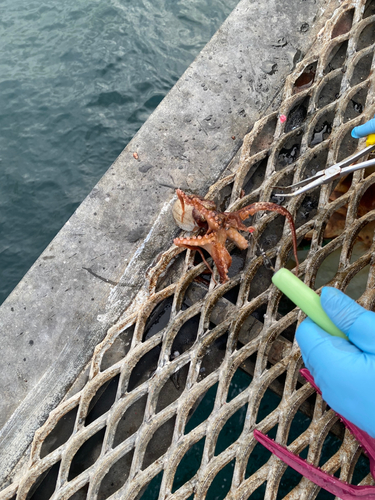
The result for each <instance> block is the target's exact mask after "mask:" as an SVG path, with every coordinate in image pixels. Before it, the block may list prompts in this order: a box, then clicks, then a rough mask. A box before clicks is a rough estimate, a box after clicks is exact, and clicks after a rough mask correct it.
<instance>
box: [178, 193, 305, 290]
mask: <svg viewBox="0 0 375 500" xmlns="http://www.w3.org/2000/svg"><path fill="white" fill-rule="evenodd" d="M177 196H178V199H179V201H180V203H181V207H182V210H180V213H181V216H177V217H176V215H175V211H174V212H173V213H174V217H175V220H176V223H177V224H178V225H179V226H180V227H182V229H185V226H186V221H182V220H181V219H186V218H187V210H186V207H187V206H191V207H193V210H192V211H190V217H192V219H193V220H192V221H191V223H190V226H189V227H194V228H198V227H199V228H201V230H205V231H206V233H205V234H203V235H198V236H191V237H190V238H175V239H174V240H173V242H174V244H175V245H177V246H181V247H185V248H189V249H191V250H197V251H199V253H200V254H201V256H202V259H203V261H204V262H205V264H206V266H207V267H208V269H209V270H210V272H211V273H212V269H211V267H210V266H209V264H208V262H207V261H206V259H205V258H204V255H203V252H202V250H201V248H203V249H204V250H206V251H207V252H208V253H209V254H210V255H211V257H212V258H213V260H214V262H215V265H216V268H217V271H218V273H219V276H220V282H221V283H225V282H226V281H228V280H229V278H228V269H229V267H230V265H231V263H232V257H231V256H230V254H229V252H228V250H227V249H226V246H225V244H226V241H227V239H229V240H231V241H233V243H234V244H235V245H236V246H237V247H238V248H240V249H241V250H245V249H246V248H247V247H248V244H249V243H248V241H247V239H246V238H244V236H243V235H242V234H241V233H240V232H239V231H245V232H247V233H252V232H254V231H255V228H254V227H252V226H249V227H247V226H245V224H243V221H244V220H246V219H247V218H248V217H250V216H251V215H254V214H255V213H256V212H260V211H272V212H278V213H279V214H281V215H283V216H284V217H285V218H286V219H287V221H288V223H289V225H290V229H291V233H292V243H293V253H294V258H295V259H296V271H295V273H296V275H298V256H297V237H296V230H295V226H294V221H293V217H292V215H291V213H290V212H289V211H288V210H287V209H286V208H284V207H281V206H280V205H276V203H270V202H262V201H261V202H257V203H252V204H251V205H247V206H246V207H244V208H241V209H240V210H237V211H236V212H219V211H218V210H217V209H216V205H215V203H214V202H213V201H211V200H205V199H204V198H201V197H200V196H197V195H187V194H186V193H184V192H183V191H182V190H181V189H177ZM177 212H178V211H176V213H177ZM179 217H180V220H179ZM182 222H183V224H184V225H182Z"/></svg>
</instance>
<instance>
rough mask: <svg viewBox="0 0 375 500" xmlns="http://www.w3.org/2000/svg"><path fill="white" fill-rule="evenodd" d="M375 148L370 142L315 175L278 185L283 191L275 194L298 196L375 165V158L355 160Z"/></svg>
mask: <svg viewBox="0 0 375 500" xmlns="http://www.w3.org/2000/svg"><path fill="white" fill-rule="evenodd" d="M374 150H375V144H374V143H372V144H371V143H370V145H368V146H367V147H366V148H365V149H362V150H361V151H359V152H358V153H355V154H353V155H352V156H349V158H346V159H345V160H342V161H340V162H339V163H335V164H334V165H332V166H331V167H328V168H326V169H325V170H319V172H317V173H316V174H315V175H313V176H312V177H309V178H307V179H304V180H303V181H300V182H297V183H296V184H292V185H291V186H286V187H282V186H277V188H278V189H280V190H281V191H282V193H275V196H285V197H291V196H297V195H298V194H301V193H305V192H306V191H310V189H313V188H315V187H317V186H320V185H322V184H327V183H328V182H331V181H333V180H334V179H338V178H340V177H343V176H344V175H347V174H349V173H351V172H355V171H356V170H360V169H362V168H367V167H370V166H373V165H375V158H373V159H371V160H367V161H363V162H360V163H355V164H353V162H355V161H357V160H359V159H360V158H362V157H363V156H366V155H367V154H369V153H371V152H372V151H374Z"/></svg>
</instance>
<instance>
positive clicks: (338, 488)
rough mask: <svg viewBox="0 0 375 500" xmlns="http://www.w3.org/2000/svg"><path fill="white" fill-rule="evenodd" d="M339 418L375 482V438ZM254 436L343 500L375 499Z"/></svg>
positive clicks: (374, 489)
mask: <svg viewBox="0 0 375 500" xmlns="http://www.w3.org/2000/svg"><path fill="white" fill-rule="evenodd" d="M373 147H374V146H373ZM300 372H301V374H302V375H303V376H304V377H305V378H306V380H307V381H308V382H309V383H310V384H311V385H312V386H313V387H314V389H315V390H316V391H317V392H318V393H319V394H321V391H320V390H319V388H318V386H317V385H316V384H315V382H314V379H313V377H312V375H311V373H310V372H309V370H307V369H306V368H303V369H302V370H300ZM337 415H338V417H339V418H340V419H341V420H342V421H343V422H344V424H345V426H346V427H347V428H348V429H349V430H350V432H351V433H352V434H353V435H354V437H355V438H356V439H357V441H358V442H359V444H360V445H361V446H362V448H363V449H364V451H365V452H366V454H367V456H368V458H369V460H370V472H371V475H372V477H373V478H374V479H375V439H374V438H372V437H371V436H369V435H368V434H367V433H366V432H365V431H362V430H361V429H359V428H358V427H357V426H356V425H354V424H352V423H351V422H349V420H346V419H345V418H344V417H342V416H341V415H339V414H337ZM254 437H255V439H256V440H257V441H259V443H261V444H262V445H263V446H265V447H266V448H267V449H268V450H269V451H271V452H272V453H273V454H274V455H276V456H277V457H278V458H280V459H281V460H282V461H283V462H284V463H286V464H287V465H289V466H290V467H292V468H293V469H295V470H296V471H297V472H299V473H300V474H302V475H303V476H305V477H307V479H310V481H313V482H314V483H315V484H317V485H318V486H320V487H321V488H324V489H325V490H327V491H329V492H330V493H332V494H333V495H336V496H337V497H339V498H341V499H342V500H356V499H358V498H362V499H363V500H375V486H356V485H353V484H348V483H346V482H344V481H341V480H340V479H338V478H337V477H335V476H331V475H330V474H328V473H327V472H324V471H323V470H322V469H320V468H319V467H315V466H314V465H312V464H309V463H308V462H306V461H305V460H303V459H302V458H300V457H299V456H298V455H294V454H293V453H292V452H291V451H289V450H288V449H287V448H286V447H284V446H282V445H280V444H278V443H275V441H273V439H271V438H269V437H268V436H265V435H264V434H262V433H261V432H260V431H258V430H254Z"/></svg>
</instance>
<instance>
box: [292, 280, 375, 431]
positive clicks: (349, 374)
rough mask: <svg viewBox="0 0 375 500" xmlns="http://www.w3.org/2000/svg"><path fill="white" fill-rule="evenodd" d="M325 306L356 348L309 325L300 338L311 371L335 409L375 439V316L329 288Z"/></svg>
mask: <svg viewBox="0 0 375 500" xmlns="http://www.w3.org/2000/svg"><path fill="white" fill-rule="evenodd" d="M321 304H322V307H323V309H324V310H325V312H326V313H327V314H328V316H329V317H330V318H331V320H332V321H333V323H335V325H336V326H337V327H338V328H339V329H340V330H341V331H342V332H343V333H345V334H346V335H347V336H348V338H349V340H350V342H349V341H348V340H346V339H343V338H340V337H333V336H332V335H330V334H329V333H327V332H325V331H324V330H322V329H321V328H320V327H319V326H317V325H316V323H314V322H313V321H312V320H311V319H310V318H307V319H305V320H304V321H303V322H302V323H301V324H300V326H299V328H298V330H297V334H296V338H297V341H298V344H299V346H300V348H301V351H302V357H303V360H304V362H305V365H306V367H307V368H308V369H309V370H310V372H311V375H312V376H313V377H314V379H315V382H316V384H317V386H318V387H319V388H320V390H321V391H322V395H323V399H324V400H325V401H326V402H327V403H328V404H329V405H330V406H331V408H333V409H334V410H335V411H336V412H337V413H340V414H341V415H342V416H343V417H345V418H346V419H348V420H350V421H351V422H352V423H353V424H355V425H356V426H357V427H359V428H360V429H362V430H364V431H366V432H367V433H368V434H370V436H372V437H373V438H375V313H373V312H371V311H367V310H366V309H364V308H363V307H361V306H360V305H358V304H357V303H356V302H355V301H354V300H352V299H351V298H349V297H348V296H347V295H345V294H344V293H343V292H340V290H337V289H336V288H330V287H325V288H323V290H322V294H321Z"/></svg>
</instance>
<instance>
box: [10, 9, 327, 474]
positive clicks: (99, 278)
mask: <svg viewBox="0 0 375 500" xmlns="http://www.w3.org/2000/svg"><path fill="white" fill-rule="evenodd" d="M332 5H333V4H332V3H331V4H330V7H332ZM327 6H328V2H327V1H324V0H290V1H289V2H282V3H279V2H277V1H276V0H273V1H269V2H263V3H262V4H258V3H255V2H251V1H249V0H242V1H241V2H240V3H239V4H238V7H237V8H236V9H235V10H234V11H233V13H232V14H231V15H230V16H229V18H228V19H227V21H226V22H225V23H224V25H223V26H222V27H221V28H220V30H219V31H218V32H217V34H216V35H215V36H214V37H213V38H212V40H211V41H210V42H209V44H208V45H207V46H206V47H205V49H204V50H203V51H202V52H201V53H200V54H199V55H198V57H197V58H196V60H195V61H194V63H193V64H192V65H191V66H190V67H189V68H188V70H187V71H186V72H185V73H184V75H183V76H182V77H181V79H180V80H179V81H178V82H177V84H176V85H175V86H174V88H173V89H172V90H171V91H170V93H169V94H168V95H167V97H166V98H165V99H164V100H163V102H162V103H161V104H160V105H159V107H158V108H157V109H156V111H155V112H154V113H153V114H152V116H151V117H150V118H149V119H148V121H147V122H146V123H145V125H144V126H143V127H142V128H141V129H140V131H139V132H138V133H137V134H136V136H135V137H134V138H133V140H132V141H131V142H130V143H129V144H128V145H127V146H126V148H125V149H124V151H123V152H122V153H121V155H120V156H119V157H118V159H117V160H116V161H115V162H114V163H113V165H112V166H110V168H109V170H108V171H107V173H106V174H105V175H104V176H103V178H102V179H101V180H100V182H99V183H98V184H97V186H96V187H95V188H94V189H93V190H92V192H91V193H90V194H89V196H88V197H87V198H86V199H85V200H84V202H83V203H82V204H81V205H80V207H79V208H78V209H77V211H76V212H75V213H74V215H73V216H72V217H71V219H70V220H69V221H68V222H67V223H66V225H65V226H64V227H63V228H62V229H61V231H60V232H59V233H58V235H57V236H56V237H55V238H54V240H53V241H52V242H51V243H50V245H48V247H47V248H46V250H45V251H44V252H43V254H42V255H41V256H40V258H39V259H38V260H37V261H36V263H35V264H34V265H33V267H32V268H31V269H30V270H29V272H28V273H27V274H26V275H25V277H24V278H23V280H22V281H21V282H20V283H19V285H18V286H17V287H16V288H15V290H14V291H13V292H12V293H11V295H10V296H9V297H8V299H7V300H6V301H5V302H4V304H3V305H2V307H1V308H0V328H1V333H2V346H1V353H2V356H1V364H0V387H1V399H0V428H1V430H0V464H1V465H0V484H1V483H2V482H4V481H6V478H7V476H8V475H9V474H10V472H11V471H12V469H13V467H14V465H15V464H16V463H17V461H18V460H19V459H20V457H21V456H22V454H23V453H24V451H25V450H26V449H27V447H28V445H29V444H30V442H31V439H32V437H33V434H34V432H35V430H36V429H37V428H38V427H39V426H40V425H41V424H42V423H43V422H44V420H45V419H46V417H47V416H48V413H49V412H50V411H51V410H52V409H53V408H54V407H55V406H56V404H57V403H58V402H59V401H60V400H61V399H62V398H63V397H64V395H65V394H66V392H67V390H68V389H69V387H70V386H71V385H72V383H73V382H74V380H75V379H76V377H77V375H78V374H79V373H80V372H81V371H82V369H83V368H84V367H85V365H86V364H87V362H88V361H89V359H90V357H91V355H92V353H93V349H94V347H95V345H96V344H97V343H98V342H99V341H101V340H102V339H103V337H104V336H105V334H106V331H107V330H108V328H109V327H110V326H111V325H112V324H113V323H114V322H115V321H116V320H117V319H118V318H119V316H120V315H121V314H122V313H123V311H124V310H126V308H127V307H128V305H129V304H130V302H131V300H132V299H133V297H134V296H135V294H136V293H137V291H138V290H139V289H140V287H141V286H142V284H143V283H144V280H145V273H146V270H147V268H148V267H149V266H150V264H151V263H152V261H153V260H154V259H155V258H156V257H157V255H158V254H159V253H160V252H161V251H163V250H165V249H167V248H168V247H169V246H170V244H171V241H172V238H173V237H174V236H175V235H176V234H177V232H178V229H177V228H176V227H175V224H174V222H173V219H172V215H171V206H172V201H173V198H174V192H175V189H176V188H177V187H179V188H181V189H183V190H187V191H192V192H195V193H198V194H204V193H205V192H206V191H207V189H208V187H209V186H210V185H211V184H212V183H213V182H214V181H216V180H217V178H218V177H219V176H220V175H221V174H222V173H223V172H224V171H225V170H226V169H227V168H230V164H231V161H232V159H233V158H234V157H235V155H236V153H237V152H238V150H239V148H240V146H241V144H242V139H243V137H244V135H245V134H246V133H247V132H248V131H249V130H250V129H251V127H252V125H253V124H254V122H255V121H256V120H257V119H258V118H259V117H260V116H262V115H263V114H264V113H265V112H266V111H270V110H273V109H277V107H278V103H279V102H280V95H279V90H280V89H281V88H282V86H283V83H284V79H285V77H286V76H287V75H288V73H289V72H290V71H291V70H292V69H293V67H294V65H295V64H296V63H297V62H298V61H299V60H300V59H301V57H303V55H304V54H305V53H306V51H307V50H308V48H309V46H310V45H311V44H312V43H313V42H314V40H315V36H316V33H317V31H318V30H319V28H321V27H322V26H323V24H324V16H325V15H327V10H326V8H327ZM134 153H136V154H134ZM172 383H173V381H172Z"/></svg>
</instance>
